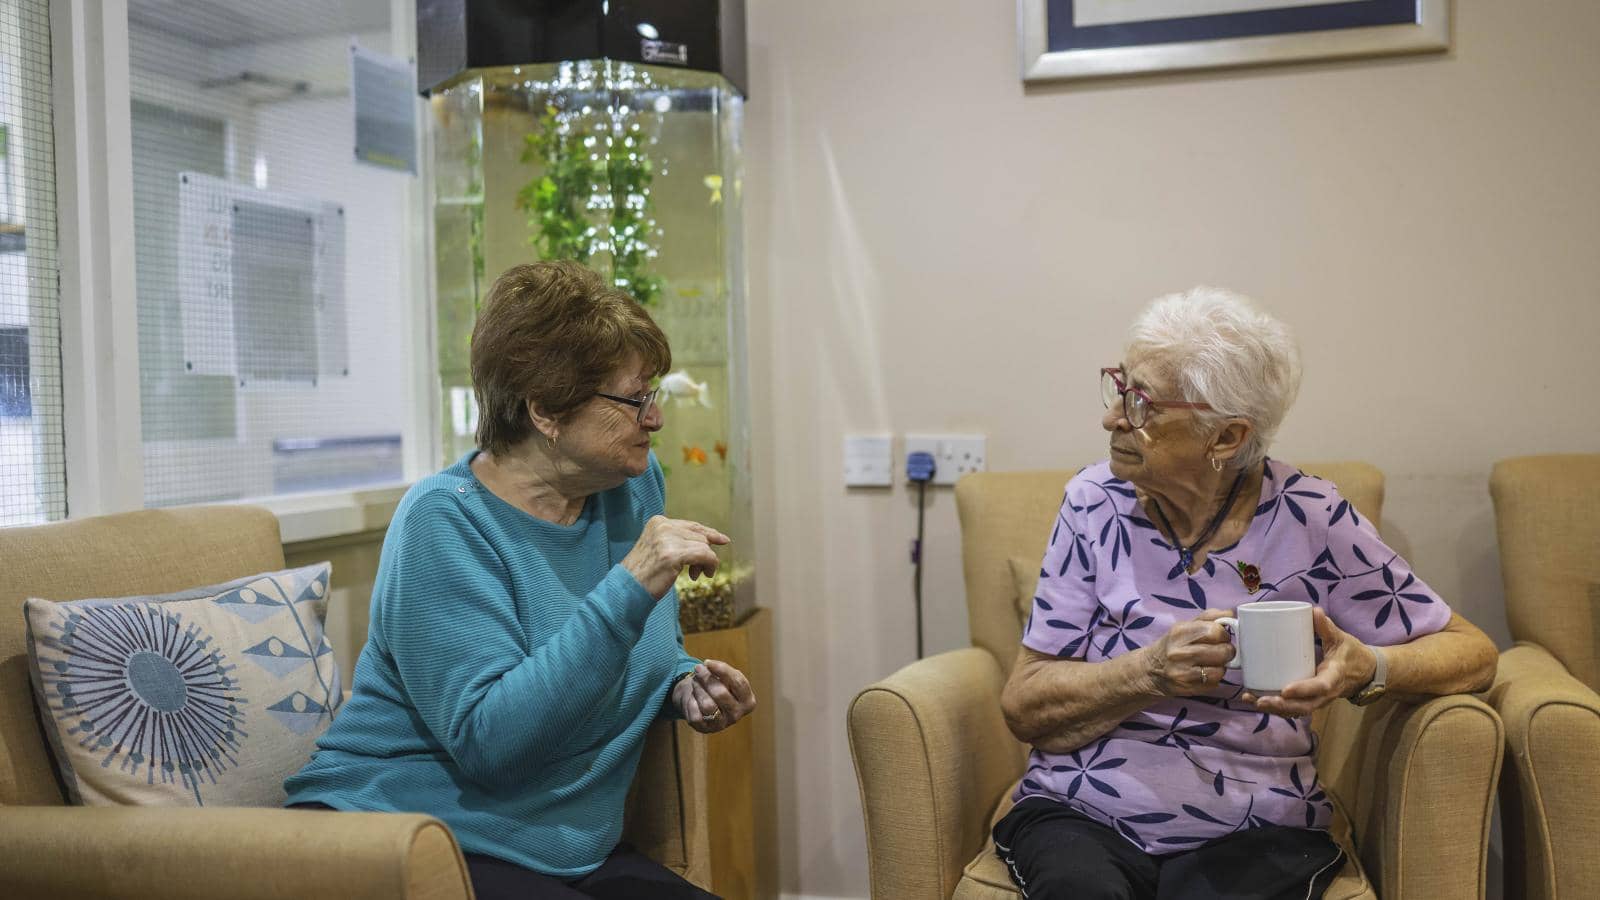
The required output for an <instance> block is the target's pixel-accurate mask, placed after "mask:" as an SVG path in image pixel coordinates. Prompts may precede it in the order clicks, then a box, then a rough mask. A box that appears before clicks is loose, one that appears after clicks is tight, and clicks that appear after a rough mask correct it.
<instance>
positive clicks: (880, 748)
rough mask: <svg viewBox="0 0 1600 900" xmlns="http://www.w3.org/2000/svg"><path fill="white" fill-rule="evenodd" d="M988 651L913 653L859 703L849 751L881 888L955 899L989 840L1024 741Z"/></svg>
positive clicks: (892, 893)
mask: <svg viewBox="0 0 1600 900" xmlns="http://www.w3.org/2000/svg"><path fill="white" fill-rule="evenodd" d="M1004 683H1005V676H1004V675H1002V674H1001V671H1000V665H999V663H997V662H996V661H995V658H994V657H993V656H991V655H990V654H989V651H987V650H982V649H979V648H976V647H969V648H966V649H963V650H952V651H950V652H948V653H941V654H939V655H938V656H934V657H931V658H929V659H924V660H921V661H919V662H915V663H912V664H911V665H909V666H906V667H905V668H903V669H901V670H900V671H898V672H896V673H894V674H893V675H890V676H889V677H888V678H886V679H884V680H883V681H880V682H878V683H877V684H874V685H871V686H869V687H867V688H866V689H864V690H862V691H861V693H860V694H857V695H856V698H855V700H854V701H853V702H852V703H851V704H850V712H849V727H850V754H851V756H852V757H854V759H855V765H856V779H857V781H858V782H859V784H860V788H861V809H862V814H863V816H864V817H865V819H866V826H867V861H868V865H869V868H870V870H871V876H872V896H874V897H896V898H926V900H946V898H948V897H949V896H950V895H951V893H953V892H954V891H955V888H956V884H957V882H959V881H960V880H961V869H962V867H963V866H964V865H966V863H967V862H968V861H970V860H971V859H972V857H973V856H974V855H975V854H976V853H977V852H978V850H979V849H980V848H981V847H982V846H983V844H984V842H985V841H987V840H988V825H989V813H990V812H991V809H990V808H991V807H992V806H993V805H994V802H995V800H996V799H998V798H999V796H1000V794H1001V793H1002V792H1003V791H1004V790H1005V789H1006V787H1007V786H1008V785H1010V784H1011V783H1012V782H1014V781H1016V779H1017V778H1018V777H1019V776H1020V775H1021V774H1022V769H1023V761H1024V758H1025V757H1024V748H1023V747H1022V745H1021V744H1019V743H1018V742H1017V740H1016V738H1014V737H1012V736H1011V733H1010V732H1009V731H1008V730H1007V729H1006V725H1005V719H1004V717H1003V716H1002V715H1001V712H1000V689H1001V688H1002V687H1003V686H1004Z"/></svg>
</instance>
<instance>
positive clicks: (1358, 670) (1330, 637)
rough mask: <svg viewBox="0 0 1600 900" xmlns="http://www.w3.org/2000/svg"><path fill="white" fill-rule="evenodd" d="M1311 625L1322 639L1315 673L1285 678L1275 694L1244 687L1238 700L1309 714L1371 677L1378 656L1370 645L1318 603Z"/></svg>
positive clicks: (1278, 710)
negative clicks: (1297, 678) (1347, 630)
mask: <svg viewBox="0 0 1600 900" xmlns="http://www.w3.org/2000/svg"><path fill="white" fill-rule="evenodd" d="M1311 627H1312V628H1314V629H1315V630H1316V632H1317V637H1319V638H1321V639H1322V662H1320V663H1318V664H1317V674H1315V675H1313V676H1311V677H1310V678H1304V679H1301V680H1300V681H1291V682H1289V683H1288V684H1286V685H1284V686H1283V690H1282V691H1280V692H1278V696H1276V697H1257V696H1256V695H1254V694H1252V693H1249V692H1248V691H1246V692H1245V693H1242V694H1240V695H1239V699H1240V700H1243V701H1244V702H1246V703H1252V704H1255V708H1256V709H1259V710H1261V711H1262V712H1264V713H1272V714H1273V715H1275V716H1287V717H1290V718H1293V717H1296V716H1309V715H1311V713H1312V711H1313V710H1316V709H1320V708H1322V707H1324V706H1327V705H1328V704H1329V703H1332V702H1333V701H1335V700H1340V699H1343V698H1345V697H1348V696H1350V695H1351V694H1353V693H1355V692H1356V691H1357V690H1359V689H1360V688H1362V687H1364V686H1366V684H1367V682H1369V681H1371V680H1372V675H1373V673H1374V672H1376V671H1377V669H1378V657H1377V656H1376V655H1375V654H1374V653H1373V652H1372V648H1370V647H1368V646H1367V645H1366V644H1363V643H1361V642H1360V641H1359V640H1356V639H1355V638H1353V637H1351V636H1350V635H1348V634H1346V633H1345V632H1344V631H1342V630H1341V629H1340V628H1339V626H1337V625H1335V624H1333V620H1332V619H1330V618H1328V614H1327V613H1325V612H1323V611H1322V607H1320V606H1317V607H1312V609H1311Z"/></svg>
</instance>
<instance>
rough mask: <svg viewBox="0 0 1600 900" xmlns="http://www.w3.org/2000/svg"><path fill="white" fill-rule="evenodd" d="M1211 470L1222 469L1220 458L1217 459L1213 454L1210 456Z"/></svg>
mask: <svg viewBox="0 0 1600 900" xmlns="http://www.w3.org/2000/svg"><path fill="white" fill-rule="evenodd" d="M1211 471H1213V472H1221V471H1222V460H1220V459H1217V458H1216V457H1215V456H1213V457H1211Z"/></svg>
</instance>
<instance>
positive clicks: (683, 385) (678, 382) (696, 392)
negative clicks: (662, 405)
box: [660, 369, 711, 409]
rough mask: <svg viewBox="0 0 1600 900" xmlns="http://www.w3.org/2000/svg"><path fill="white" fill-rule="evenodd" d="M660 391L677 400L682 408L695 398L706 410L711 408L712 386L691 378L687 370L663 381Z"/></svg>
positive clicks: (679, 371)
mask: <svg viewBox="0 0 1600 900" xmlns="http://www.w3.org/2000/svg"><path fill="white" fill-rule="evenodd" d="M660 389H661V393H663V394H665V395H666V396H668V397H674V398H676V399H677V401H678V405H680V406H681V405H683V404H684V403H686V402H688V401H689V399H690V398H693V399H694V400H695V401H696V402H698V403H699V404H700V405H701V406H704V407H705V408H706V409H710V408H711V386H710V385H709V384H708V383H707V382H704V381H695V380H694V379H693V378H690V377H689V371H688V370H687V369H679V370H678V371H676V372H673V373H672V374H670V375H668V376H667V377H665V378H663V379H661V384H660Z"/></svg>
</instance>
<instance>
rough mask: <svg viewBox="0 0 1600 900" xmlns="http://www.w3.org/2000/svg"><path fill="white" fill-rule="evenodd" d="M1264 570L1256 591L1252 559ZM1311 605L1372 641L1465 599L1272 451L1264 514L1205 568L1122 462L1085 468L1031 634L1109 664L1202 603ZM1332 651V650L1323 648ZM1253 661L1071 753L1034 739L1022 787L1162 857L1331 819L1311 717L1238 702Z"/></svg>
mask: <svg viewBox="0 0 1600 900" xmlns="http://www.w3.org/2000/svg"><path fill="white" fill-rule="evenodd" d="M1239 563H1246V564H1250V565H1254V566H1256V567H1257V568H1258V569H1259V570H1260V576H1261V583H1260V587H1259V589H1258V590H1257V591H1256V593H1255V594H1254V595H1251V594H1249V593H1247V592H1246V589H1245V585H1244V580H1243V578H1242V576H1241V575H1240V574H1239V572H1238V569H1237V567H1238V564H1239ZM1267 599H1275V600H1306V601H1310V602H1311V603H1314V604H1317V605H1320V606H1321V607H1322V608H1323V609H1324V610H1325V611H1326V612H1327V613H1328V615H1329V616H1330V617H1331V618H1332V619H1333V621H1334V623H1335V624H1337V625H1338V626H1339V627H1340V628H1342V629H1343V630H1345V631H1346V632H1349V633H1350V634H1352V635H1354V636H1355V637H1357V638H1359V639H1360V640H1362V641H1364V642H1366V643H1368V644H1378V645H1388V644H1400V643H1404V642H1406V641H1408V640H1410V639H1412V638H1414V637H1417V636H1419V635H1424V634H1430V633H1432V632H1435V631H1438V630H1440V629H1441V628H1443V627H1444V626H1445V624H1446V623H1447V622H1449V620H1450V608H1449V607H1448V606H1446V605H1445V603H1444V601H1443V600H1441V599H1439V596H1438V595H1437V594H1435V593H1434V592H1433V590H1432V589H1430V588H1429V587H1428V586H1427V585H1425V584H1423V583H1422V581H1420V580H1419V579H1418V578H1417V577H1416V576H1415V575H1413V574H1412V572H1411V568H1410V566H1408V565H1407V564H1406V561H1405V560H1403V559H1401V558H1400V557H1399V555H1397V554H1396V553H1395V552H1394V551H1393V550H1390V549H1389V548H1388V546H1386V545H1385V544H1384V543H1383V541H1382V539H1380V538H1379V537H1378V534H1377V531H1376V530H1374V529H1373V527H1372V525H1371V523H1369V522H1367V521H1366V520H1365V519H1362V518H1361V517H1359V516H1357V515H1356V511H1355V508H1354V507H1352V506H1351V505H1350V503H1349V501H1347V500H1345V499H1343V498H1342V497H1340V496H1339V493H1338V491H1337V490H1335V488H1334V486H1333V485H1332V484H1331V483H1329V482H1327V481H1324V480H1322V479H1320V478H1315V477H1313V476H1310V475H1306V474H1304V473H1302V472H1299V471H1296V470H1295V469H1294V468H1293V467H1292V466H1289V465H1285V464H1284V463H1281V462H1277V461H1275V460H1270V459H1269V460H1267V463H1266V477H1265V478H1264V479H1263V480H1262V484H1261V498H1260V500H1259V501H1258V505H1257V506H1256V512H1255V519H1254V521H1253V522H1251V524H1250V528H1249V530H1248V531H1247V532H1246V533H1245V535H1244V537H1243V538H1242V539H1240V540H1239V542H1238V543H1236V544H1234V545H1233V546H1231V547H1228V548H1225V549H1222V550H1218V551H1215V552H1213V553H1211V554H1209V555H1208V556H1207V557H1206V561H1205V564H1204V565H1203V566H1202V567H1201V568H1200V570H1199V571H1198V572H1196V573H1195V574H1193V575H1189V574H1188V573H1186V572H1185V571H1184V569H1183V566H1182V565H1181V564H1179V562H1178V552H1177V550H1176V549H1174V548H1173V547H1172V546H1171V545H1169V544H1168V543H1167V542H1166V541H1165V540H1163V539H1162V537H1161V533H1160V532H1159V531H1158V530H1157V529H1156V527H1155V526H1154V525H1152V524H1151V523H1150V521H1149V520H1148V519H1146V518H1145V517H1144V513H1143V510H1142V509H1141V508H1140V506H1139V504H1138V501H1137V500H1136V499H1135V498H1134V492H1133V486H1132V485H1130V484H1128V483H1127V482H1125V481H1122V480H1120V479H1117V478H1115V477H1114V476H1112V474H1111V469H1110V466H1109V464H1108V463H1106V462H1100V463H1098V464H1096V465H1093V466H1090V467H1089V468H1087V469H1084V470H1083V471H1082V472H1079V473H1078V474H1077V475H1076V476H1075V477H1074V478H1073V479H1072V481H1071V482H1069V483H1068V484H1067V492H1066V497H1065V498H1063V500H1062V503H1061V511H1060V513H1059V514H1058V515H1057V518H1056V526H1055V528H1054V530H1053V531H1052V533H1051V535H1050V546H1049V548H1048V549H1047V550H1046V551H1045V555H1044V564H1043V567H1042V569H1041V571H1040V573H1039V588H1038V595H1037V596H1036V597H1034V600H1033V614H1032V615H1031V616H1030V617H1029V619H1028V626H1027V628H1025V629H1024V630H1023V634H1022V643H1023V644H1025V645H1026V646H1028V647H1030V648H1032V649H1034V650H1036V651H1038V652H1040V653H1048V654H1051V655H1054V656H1059V657H1062V658H1068V659H1082V660H1087V661H1089V662H1100V661H1103V660H1106V659H1109V658H1111V657H1114V656H1119V655H1121V654H1123V653H1127V652H1129V651H1131V650H1136V649H1138V648H1139V647H1143V646H1145V645H1147V644H1151V643H1153V642H1155V641H1156V640H1159V639H1160V638H1161V636H1162V635H1163V634H1165V633H1166V632H1167V630H1168V629H1169V628H1171V627H1172V626H1173V625H1174V624H1175V623H1177V622H1181V621H1185V620H1187V619H1191V618H1193V617H1194V616H1195V615H1196V614H1198V613H1199V612H1200V611H1202V610H1205V609H1213V608H1219V607H1221V608H1232V607H1235V606H1238V605H1239V604H1241V603H1248V602H1250V601H1252V600H1267ZM1319 655H1320V649H1319ZM1241 690H1242V688H1241V686H1240V681H1239V670H1238V669H1229V670H1227V673H1226V676H1225V677H1224V679H1223V681H1222V683H1221V684H1220V685H1219V686H1217V687H1216V688H1213V689H1212V690H1210V691H1209V692H1207V693H1206V694H1204V695H1201V696H1194V697H1174V698H1171V699H1168V700H1163V701H1160V702H1158V703H1155V704H1152V705H1151V706H1149V707H1148V708H1146V709H1145V710H1144V711H1143V712H1140V713H1137V714H1135V715H1134V716H1132V717H1131V718H1129V719H1127V720H1126V721H1124V722H1123V723H1122V724H1120V725H1118V726H1117V727H1116V728H1114V729H1112V731H1111V732H1109V733H1108V734H1106V735H1105V736H1104V737H1102V738H1099V739H1097V740H1095V741H1091V742H1090V743H1088V744H1086V745H1085V746H1083V747H1080V748H1079V749H1077V750H1075V751H1073V752H1071V753H1066V754H1056V753H1044V752H1042V751H1039V750H1034V751H1033V753H1032V755H1031V756H1030V757H1029V758H1028V771H1027V772H1026V773H1025V774H1024V776H1023V778H1022V783H1021V784H1019V785H1018V786H1017V791H1016V795H1015V796H1016V798H1017V799H1019V800H1020V799H1022V798H1023V797H1030V796H1042V797H1048V798H1051V799H1054V800H1057V801H1060V802H1063V803H1066V804H1067V805H1069V806H1071V807H1073V808H1075V809H1076V810H1078V811H1079V812H1081V813H1083V814H1084V815H1087V816H1089V817H1091V818H1093V819H1096V820H1097V821H1100V822H1103V823H1104V824H1106V825H1107V826H1110V827H1112V828H1115V829H1116V830H1117V831H1118V832H1119V833H1121V834H1122V836H1123V837H1125V838H1127V839H1128V840H1130V841H1132V842H1133V843H1135V844H1137V845H1138V846H1139V847H1140V848H1142V849H1143V850H1144V851H1145V852H1147V853H1153V854H1161V853H1174V852H1177V851H1180V850H1187V849H1191V848H1193V847H1196V846H1198V845H1200V844H1202V843H1204V842H1206V841H1211V840H1215V839H1217V838H1220V837H1223V836H1225V835H1228V834H1230V833H1232V832H1235V831H1239V830H1241V829H1245V828H1257V827H1260V826H1263V825H1287V826H1293V827H1304V828H1326V827H1327V826H1328V818H1329V815H1330V812H1331V809H1332V807H1331V804H1330V803H1329V801H1328V799H1327V796H1326V795H1325V794H1324V793H1323V791H1322V788H1321V786H1320V785H1318V783H1317V770H1316V764H1315V763H1314V762H1313V760H1312V754H1313V752H1314V750H1315V746H1316V738H1315V737H1314V736H1313V735H1312V734H1311V727H1310V725H1311V723H1310V720H1309V718H1300V719H1285V718H1282V717H1278V716H1271V715H1267V714H1265V713H1261V712H1257V711H1256V710H1254V709H1252V708H1250V707H1249V706H1247V705H1244V704H1242V703H1235V702H1232V701H1233V699H1234V698H1235V697H1237V696H1238V694H1239V693H1240V692H1241Z"/></svg>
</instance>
